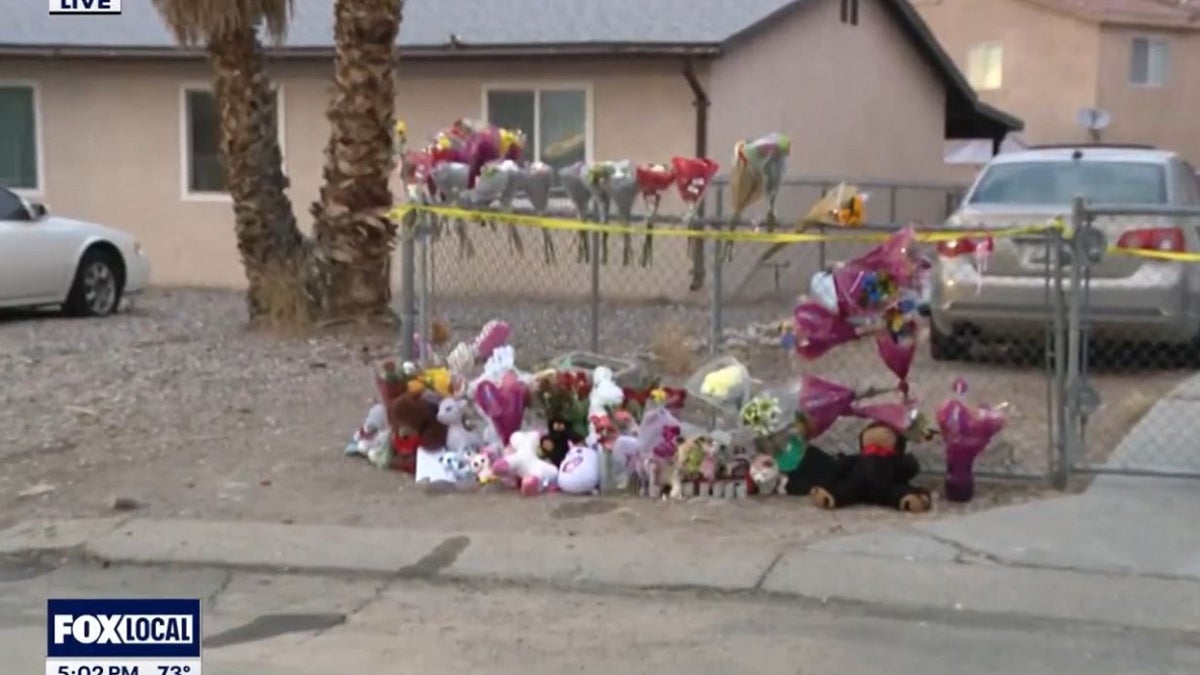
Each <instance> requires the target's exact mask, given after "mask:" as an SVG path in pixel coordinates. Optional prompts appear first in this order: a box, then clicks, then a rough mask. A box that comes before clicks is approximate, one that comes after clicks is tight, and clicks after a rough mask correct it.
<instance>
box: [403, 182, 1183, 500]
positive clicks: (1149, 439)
mask: <svg viewBox="0 0 1200 675" xmlns="http://www.w3.org/2000/svg"><path fill="white" fill-rule="evenodd" d="M835 184H836V182H835V181H820V180H813V181H793V182H791V183H789V184H787V185H786V186H785V189H784V191H783V193H782V194H781V197H780V199H779V202H778V204H777V210H778V212H779V213H780V215H781V216H782V217H781V221H783V222H784V223H792V222H795V221H796V220H797V218H796V217H795V214H802V213H805V212H807V210H808V208H809V206H810V205H811V204H812V203H813V202H814V201H816V200H817V199H818V198H819V197H820V196H821V195H822V193H823V191H824V190H827V189H829V188H830V187H832V186H833V185H835ZM859 187H861V188H864V189H867V190H870V193H869V194H870V195H871V201H870V209H871V211H870V212H871V215H872V221H875V222H893V223H903V224H910V223H911V224H916V225H917V226H918V227H921V228H922V229H929V228H933V227H936V226H937V225H939V224H940V223H942V222H944V221H945V218H946V217H947V215H948V214H949V213H950V212H951V211H952V210H953V209H954V208H955V207H956V205H957V199H958V195H959V192H958V190H957V189H956V188H954V187H951V186H929V185H919V186H906V185H881V184H876V185H870V184H865V185H864V184H861V183H860V184H859ZM1079 208H1080V207H1078V206H1077V207H1076V211H1077V213H1076V214H1075V220H1077V221H1079V222H1078V223H1075V222H1074V221H1073V222H1072V227H1069V228H1066V231H1065V236H1064V231H1063V230H1060V229H1057V228H1054V227H1046V228H1044V229H1043V230H1041V231H1036V232H1029V233H1026V234H1023V235H1021V236H1017V237H1008V238H998V239H997V240H996V245H995V250H994V252H993V254H992V256H990V260H989V262H988V268H987V270H986V273H985V274H983V275H982V276H981V275H980V274H979V273H978V272H977V271H976V267H975V266H973V264H971V261H970V260H968V259H966V258H956V257H952V256H947V255H946V253H947V251H946V250H945V249H943V250H941V251H938V252H936V253H940V255H932V257H933V258H934V259H935V260H937V261H938V262H937V264H936V265H935V271H934V275H933V276H934V280H933V283H932V284H931V286H932V289H931V294H930V297H929V298H928V308H927V309H928V312H927V316H928V320H925V321H922V322H920V323H921V329H920V334H919V336H918V341H919V344H918V348H917V356H916V359H915V361H914V363H913V366H912V368H911V371H910V373H909V377H908V381H909V384H910V387H911V392H912V394H913V395H914V396H915V397H916V398H917V399H919V400H920V401H921V402H922V408H923V409H925V410H926V411H928V412H932V409H933V408H934V407H935V406H936V405H937V404H938V403H939V402H940V401H942V400H943V399H945V398H946V397H948V396H949V395H950V394H951V392H952V391H953V387H954V383H955V381H956V380H958V379H959V378H963V379H965V380H966V381H967V382H968V384H969V386H970V391H969V394H968V396H969V397H970V398H971V400H972V401H974V402H977V403H988V404H992V405H996V404H999V403H1007V404H1008V405H1009V409H1008V413H1009V415H1008V424H1007V426H1006V427H1005V429H1004V430H1003V431H1002V432H1001V434H1000V435H999V436H998V437H997V438H996V439H995V440H994V441H993V442H992V444H991V445H990V446H989V448H988V450H987V451H986V452H985V453H984V454H983V455H982V456H981V457H980V458H979V460H978V461H977V463H976V466H977V469H978V471H979V473H980V474H982V475H995V476H1003V477H1032V478H1038V477H1052V478H1054V479H1055V482H1056V483H1057V484H1060V485H1061V484H1063V483H1064V481H1065V478H1066V474H1067V472H1068V471H1070V470H1074V471H1081V472H1118V473H1139V472H1151V473H1152V472H1162V473H1169V474H1172V475H1190V474H1195V475H1198V476H1200V465H1198V464H1197V460H1196V458H1197V457H1200V450H1189V448H1190V447H1200V443H1196V442H1195V441H1194V439H1195V438H1196V437H1198V435H1200V434H1198V433H1197V432H1200V428H1197V429H1196V430H1190V429H1187V428H1181V427H1180V425H1181V424H1183V426H1184V427H1186V426H1187V424H1186V423H1184V422H1180V420H1179V419H1174V418H1175V417H1176V416H1179V417H1180V418H1181V419H1184V420H1187V422H1190V423H1192V424H1200V422H1194V421H1193V420H1196V419H1198V418H1197V416H1196V415H1191V416H1188V415H1187V414H1186V413H1179V412H1178V411H1176V410H1175V408H1174V407H1173V406H1175V404H1174V403H1173V401H1175V400H1178V399H1186V398H1187V397H1189V396H1190V397H1192V398H1197V397H1200V389H1198V387H1200V382H1192V383H1190V384H1189V383H1187V382H1186V379H1187V377H1188V375H1189V374H1190V372H1191V371H1190V370H1189V369H1192V368H1194V367H1195V364H1196V363H1197V358H1196V357H1197V354H1196V352H1197V347H1198V346H1200V340H1198V339H1196V336H1197V335H1200V328H1198V327H1197V325H1196V324H1195V322H1196V321H1198V319H1197V316H1198V313H1200V309H1198V304H1197V303H1198V301H1197V300H1196V298H1197V297H1200V265H1196V264H1188V263H1182V262H1171V261H1156V260H1147V259H1145V258H1138V259H1131V258H1129V256H1122V255H1119V254H1116V253H1112V254H1110V255H1107V256H1105V258H1104V260H1103V262H1102V263H1100V264H1097V265H1089V264H1087V263H1086V260H1085V256H1084V255H1083V254H1082V253H1081V252H1082V251H1083V249H1084V248H1085V245H1086V242H1081V241H1079V239H1080V238H1079V237H1077V236H1072V235H1074V234H1075V233H1077V232H1078V231H1080V230H1082V229H1086V226H1085V225H1083V223H1084V222H1085V221H1086V222H1088V223H1093V222H1097V223H1099V222H1103V221H1102V219H1101V218H1100V216H1099V215H1097V214H1092V215H1093V216H1095V217H1092V216H1089V217H1088V218H1084V217H1083V216H1082V215H1080V214H1081V212H1080V211H1079ZM728 211H729V209H728V204H727V193H726V186H724V185H722V184H720V183H717V184H714V185H713V186H712V188H711V189H710V191H709V194H708V196H707V200H706V202H705V204H704V208H703V210H702V212H701V213H702V216H703V217H702V218H701V220H700V221H699V222H700V223H707V224H708V225H707V226H708V227H722V226H724V225H722V223H724V222H725V221H726V220H727V219H728V216H729V214H728ZM564 213H565V212H564ZM758 215H759V214H754V213H750V214H743V218H747V219H755V218H757V217H758ZM1143 215H1144V216H1145V218H1143V219H1142V220H1143V222H1151V223H1153V222H1157V221H1153V220H1147V218H1150V217H1151V216H1153V215H1154V214H1143ZM788 216H791V218H790V219H789V218H788ZM568 217H570V216H568ZM1157 217H1160V218H1161V217H1162V216H1161V214H1158V216H1157ZM1192 217H1194V218H1200V214H1193V216H1192ZM421 222H422V223H424V224H425V227H423V228H421V231H422V232H423V234H421V235H420V238H419V241H418V242H417V245H416V246H415V254H414V255H415V259H414V260H413V261H412V262H413V264H414V265H415V266H416V268H417V273H416V278H417V285H418V287H419V292H418V296H419V301H418V304H419V305H420V307H419V310H420V311H419V315H420V323H419V326H420V330H419V332H420V333H421V334H423V335H428V334H429V331H428V328H429V323H430V321H431V320H432V319H434V318H438V319H441V320H443V321H445V322H447V323H448V324H449V325H450V326H451V327H452V329H453V330H454V332H455V333H456V338H462V337H465V336H469V335H472V334H474V332H476V331H477V330H478V329H479V328H480V327H481V326H482V325H483V324H484V323H486V322H487V321H489V320H491V319H493V318H498V317H499V318H504V319H505V320H507V321H508V322H509V323H510V324H511V325H512V326H513V328H514V331H515V342H516V344H517V345H518V350H517V354H518V361H519V363H520V364H521V365H523V366H525V367H530V368H531V367H534V366H537V365H541V364H544V363H545V362H546V361H547V360H548V359H551V358H552V357H555V356H558V355H561V354H564V353H567V352H572V351H591V352H597V353H600V354H604V355H607V356H612V357H617V358H622V359H628V360H631V361H636V362H639V363H641V364H643V365H644V366H645V367H646V369H647V370H648V371H650V372H654V373H656V374H659V375H661V376H662V377H663V379H664V380H665V381H667V382H668V383H676V384H677V383H680V382H682V381H683V379H685V378H686V377H687V376H688V375H690V374H691V373H692V372H693V371H694V370H695V369H696V368H697V367H699V366H700V365H702V363H703V362H704V361H706V360H707V359H708V358H710V357H712V356H715V355H729V356H735V357H737V358H738V359H740V360H741V361H743V362H744V363H746V365H747V366H748V367H749V370H750V372H751V373H752V374H753V375H754V376H755V377H756V378H758V379H759V380H761V381H762V382H763V383H764V384H767V385H770V384H776V383H781V382H784V381H787V380H790V379H793V378H794V377H795V376H796V375H799V374H812V375H818V376H821V377H826V378H828V379H831V380H834V381H837V382H842V383H845V384H848V385H850V386H853V387H856V388H863V387H866V386H868V385H880V386H888V385H890V384H893V383H894V382H895V380H896V378H895V376H894V375H892V374H891V373H890V372H889V371H888V370H887V368H886V367H885V366H884V365H883V364H882V362H881V360H880V358H879V356H878V355H877V353H876V346H875V343H874V341H873V340H871V339H863V340H859V341H856V342H852V343H850V344H848V345H844V346H842V347H840V348H836V349H834V350H832V351H831V352H829V353H827V354H826V355H825V356H823V357H821V358H819V359H816V360H811V361H802V360H800V359H799V358H798V357H796V355H795V354H794V351H792V350H790V349H788V348H785V347H784V346H783V332H784V331H785V330H786V327H787V326H789V325H790V324H791V322H792V321H791V317H792V312H793V309H794V308H795V305H796V300H797V297H798V296H799V295H800V294H801V293H803V292H805V291H806V290H807V288H808V285H809V280H810V278H811V277H812V275H813V274H814V273H816V272H818V271H821V270H823V269H826V268H828V267H830V266H831V265H834V264H836V263H837V262H839V261H845V260H849V259H851V258H854V257H856V256H858V255H860V254H862V253H864V252H866V251H867V250H868V249H869V248H871V247H872V246H873V245H874V244H873V243H867V242H847V241H825V242H814V243H794V244H788V245H785V246H778V245H772V244H764V243H758V242H753V243H748V242H746V243H744V242H738V243H736V244H734V245H733V247H732V254H731V255H727V254H726V250H725V244H724V242H716V241H713V240H711V239H689V238H686V237H683V236H654V237H652V238H649V239H650V240H652V243H651V244H649V245H650V246H652V249H653V251H652V259H651V258H648V257H644V252H645V251H646V247H647V245H648V238H646V237H643V236H641V235H633V236H632V238H631V239H630V240H629V241H626V237H625V236H624V235H622V234H619V233H618V234H613V235H611V236H609V237H605V236H603V235H601V234H599V233H591V232H583V233H581V232H575V231H569V230H561V229H552V228H539V227H534V226H527V225H508V224H505V223H502V222H497V223H481V222H473V221H472V222H466V221H460V222H455V221H452V220H445V219H437V218H435V217H433V216H429V215H424V216H422V221H421ZM1022 225H1033V223H1022ZM681 227H682V226H681V225H680V223H679V219H678V218H674V219H671V218H665V219H662V221H661V222H659V223H658V224H657V225H656V231H657V232H659V233H660V234H662V235H669V234H670V232H669V231H670V230H678V229H679V228H681ZM692 227H697V226H696V225H693V226H692ZM699 227H704V225H699ZM1107 227H1108V226H1106V225H1099V226H1097V229H1102V228H1107ZM868 229H871V228H868ZM877 229H881V230H888V229H891V230H894V229H897V226H880V227H878V228H877ZM1108 229H1109V230H1112V232H1114V233H1116V234H1112V233H1110V237H1111V241H1108V244H1109V245H1116V244H1118V239H1120V233H1122V232H1123V231H1124V230H1122V229H1121V228H1108ZM1150 229H1154V228H1150ZM1187 232H1188V234H1187V237H1186V238H1185V239H1186V241H1185V242H1184V245H1183V246H1182V247H1181V250H1184V249H1192V250H1195V249H1197V248H1200V246H1197V242H1196V241H1194V238H1195V236H1196V235H1197V234H1200V231H1198V230H1197V229H1196V228H1195V227H1194V226H1192V229H1191V230H1188V231H1187ZM1106 233H1107V231H1106ZM1147 236H1152V237H1162V236H1168V235H1161V234H1160V233H1155V234H1153V235H1147ZM1170 236H1173V235H1170ZM605 239H607V241H605ZM1130 241H1133V240H1128V239H1122V240H1120V242H1119V243H1120V244H1121V245H1122V246H1125V245H1128V244H1129V243H1130ZM1134 243H1138V242H1136V241H1134ZM1143 244H1144V245H1145V246H1158V247H1161V246H1162V245H1163V244H1162V242H1161V241H1159V240H1158V239H1155V240H1154V241H1149V242H1143ZM928 246H930V247H931V248H933V245H932V244H930V245H928ZM930 253H931V254H933V253H935V251H932V250H931V251H930ZM1076 277H1078V282H1077V283H1076V282H1075V279H1076ZM1114 286H1115V287H1123V286H1127V287H1129V289H1130V290H1129V291H1128V295H1112V293H1113V292H1114V291H1113V290H1112V289H1113V288H1114ZM1151 289H1153V290H1151ZM1118 297H1120V298H1121V302H1119V303H1117V305H1118V306H1120V307H1123V309H1120V308H1118V306H1115V305H1114V304H1113V303H1114V302H1117V300H1116V298H1118ZM1172 302H1173V303H1175V304H1174V305H1172V304H1171V303H1172ZM1121 303H1124V304H1121ZM1168 307H1177V308H1178V309H1177V314H1178V317H1179V318H1178V320H1177V321H1175V322H1174V323H1171V327H1172V330H1175V332H1174V333H1172V334H1171V340H1164V339H1163V338H1164V330H1165V329H1166V327H1167V324H1168V323H1170V322H1167V321H1165V320H1163V319H1161V317H1160V314H1161V312H1163V311H1164V309H1163V308H1168ZM1114 317H1116V318H1114ZM1138 317H1142V318H1146V319H1147V320H1146V321H1140V320H1138ZM1149 318H1154V320H1149ZM1114 322H1115V323H1116V324H1119V326H1120V327H1121V331H1117V332H1116V333H1114V332H1113V331H1112V330H1111V328H1112V326H1111V324H1112V323H1114ZM1176 329H1177V330H1176ZM1122 331H1123V332H1122ZM1114 337H1117V338H1120V339H1111V338H1114ZM1172 340H1173V341H1172ZM1072 359H1074V363H1076V364H1077V365H1076V367H1074V368H1073V367H1071V363H1072ZM1189 387H1190V388H1189ZM1168 418H1171V419H1168ZM1172 419H1174V421H1172ZM861 426H862V422H861V421H857V422H856V421H855V420H853V419H848V420H843V421H841V422H839V423H838V424H837V425H836V426H835V427H834V428H833V429H831V430H830V431H828V432H827V433H826V434H825V435H824V436H822V437H821V438H820V439H819V440H818V442H817V443H818V445H820V446H822V447H823V448H825V449H826V450H829V451H833V452H838V451H849V452H853V451H854V450H856V448H855V445H856V437H857V434H856V432H857V430H858V429H859V428H860V427H861ZM1083 448H1086V450H1084V449H1083ZM913 451H914V452H915V454H917V456H918V457H919V458H920V459H921V462H922V465H923V466H924V467H925V468H926V469H927V470H932V471H938V470H941V469H943V468H944V454H943V451H942V450H941V446H940V444H938V443H937V442H933V443H928V444H920V445H917V446H914V447H913Z"/></svg>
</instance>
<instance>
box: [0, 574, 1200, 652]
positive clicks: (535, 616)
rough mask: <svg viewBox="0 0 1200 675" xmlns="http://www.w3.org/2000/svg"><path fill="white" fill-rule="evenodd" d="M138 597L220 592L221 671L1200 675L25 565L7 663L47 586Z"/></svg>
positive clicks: (1106, 644)
mask: <svg viewBox="0 0 1200 675" xmlns="http://www.w3.org/2000/svg"><path fill="white" fill-rule="evenodd" d="M997 592H1003V590H1002V589H997ZM126 595H135V596H136V595H142V596H164V595H169V596H175V597H180V596H183V597H188V596H190V597H202V598H205V599H206V611H205V615H204V634H205V645H206V647H205V657H204V673H205V674H206V675H251V674H253V675H284V674H287V675H310V674H311V675H317V674H318V673H320V674H322V675H326V674H328V675H334V674H341V673H370V672H379V673H383V672H391V673H426V674H429V675H437V674H440V673H446V674H453V675H462V674H463V673H470V674H475V673H478V674H486V675H504V674H508V673H512V674H514V675H515V674H520V675H537V674H540V673H547V674H551V673H553V674H555V675H557V674H559V673H566V672H571V673H594V674H596V675H611V674H612V673H623V674H625V675H636V674H639V673H647V674H650V673H653V674H654V675H664V674H666V675H669V674H672V673H688V674H689V675H708V674H712V675H717V674H720V675H726V674H728V673H738V672H754V673H760V674H763V675H774V674H776V673H778V674H780V675H785V674H786V675H816V674H822V675H823V674H825V673H838V674H839V675H878V674H880V673H917V672H920V673H923V674H924V675H973V674H976V673H978V674H980V675H985V674H986V675H1005V674H1008V673H1012V674H1013V675H1038V674H1040V673H1046V674H1051V673H1053V674H1055V675H1084V674H1085V673H1086V674H1087V675H1106V674H1111V675H1132V674H1142V673H1146V674H1149V673H1154V674H1156V675H1174V674H1175V673H1178V674H1180V675H1183V674H1185V673H1187V674H1193V673H1196V672H1200V640H1197V638H1196V636H1195V635H1189V634H1178V633H1172V632H1160V631H1147V630H1142V629H1133V628H1122V627H1114V626H1103V625H1099V624H1091V623H1087V622H1063V621H1055V622H1053V624H1052V625H1051V624H1050V623H1049V622H1046V621H1042V620H1037V619H1031V618H1028V617H1021V616H1009V615H988V616H970V615H965V614H961V613H948V614H943V613H937V612H926V613H921V614H919V615H912V614H906V613H905V612H902V611H899V610H897V611H887V610H886V608H875V609H872V610H870V611H868V610H865V609H862V608H854V607H834V606H825V605H811V604H799V603H798V602H797V601H788V602H784V601H781V600H772V599H769V598H763V597H746V596H714V595H700V594H684V593H672V594H657V593H641V594H638V595H619V594H603V595H602V594H595V593H581V592H571V591H565V590H553V589H530V588H521V587H503V588H500V587H465V586H459V585H438V586H434V585H428V584H425V583H418V582H415V581H414V582H405V581H393V582H391V583H386V582H382V581H376V580H366V579H357V580H355V579H335V578H327V577H309V576H299V575H257V574H249V573H245V574H243V573H229V572H226V571H222V570H216V569H188V570H181V569H162V568H147V567H111V568H107V569H102V568H100V567H93V566H87V565H82V564H66V565H63V566H56V565H54V564H45V563H38V562H26V561H15V560H7V561H0V654H3V655H5V657H6V658H5V660H4V666H3V668H2V670H3V672H5V673H11V674H12V675H20V674H24V673H39V672H43V665H42V664H43V658H44V654H45V651H44V646H45V635H46V632H45V601H46V599H47V598H48V597H81V596H82V597H89V596H90V597H99V596H107V597H113V596H126Z"/></svg>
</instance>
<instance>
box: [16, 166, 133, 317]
mask: <svg viewBox="0 0 1200 675" xmlns="http://www.w3.org/2000/svg"><path fill="white" fill-rule="evenodd" d="M149 280H150V261H149V259H147V258H146V256H145V254H144V253H143V252H142V247H141V245H140V244H138V242H137V240H136V239H134V238H133V236H132V235H130V234H128V233H126V232H122V231H120V230H114V229H112V228H111V227H105V226H103V225H97V224H95V223H87V222H83V221H81V220H72V219H70V218H63V217H61V216H52V215H50V214H49V213H47V211H46V208H45V207H44V206H42V205H41V204H36V203H31V202H28V201H26V200H25V199H23V198H22V197H20V196H19V195H17V194H16V193H14V192H12V191H11V190H8V189H6V188H3V187H0V307H3V308H11V307H48V306H53V305H58V306H61V307H62V308H63V310H64V311H66V312H67V313H68V314H72V315H76V316H107V315H109V314H112V313H113V312H116V311H117V309H118V308H119V307H120V306H121V298H122V297H126V296H130V295H133V294H136V293H139V292H141V291H142V290H143V289H144V288H145V287H146V284H147V283H148V282H149Z"/></svg>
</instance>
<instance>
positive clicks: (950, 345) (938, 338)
mask: <svg viewBox="0 0 1200 675" xmlns="http://www.w3.org/2000/svg"><path fill="white" fill-rule="evenodd" d="M970 349H971V345H970V343H969V342H967V341H966V340H964V339H963V338H960V337H958V336H955V335H947V334H945V333H943V332H941V331H940V330H938V329H937V326H935V325H933V323H932V322H931V323H930V324H929V357H930V358H932V359H933V360H934V361H960V360H962V359H964V358H966V357H967V354H968V352H970Z"/></svg>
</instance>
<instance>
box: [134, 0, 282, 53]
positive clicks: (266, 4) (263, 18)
mask: <svg viewBox="0 0 1200 675" xmlns="http://www.w3.org/2000/svg"><path fill="white" fill-rule="evenodd" d="M152 2H153V3H154V8H155V9H156V10H158V14H159V16H161V17H162V20H163V23H165V24H166V25H167V28H168V29H170V31H171V33H172V34H173V35H174V36H175V39H176V40H178V41H179V43H180V44H184V45H198V44H201V43H204V42H206V41H208V39H209V38H211V37H212V36H213V35H220V34H222V33H226V32H229V31H233V30H243V29H246V28H255V27H258V26H259V25H262V26H265V27H266V34H267V36H268V37H269V38H270V39H271V40H273V41H274V42H276V43H279V42H282V41H283V39H284V37H286V35H287V28H288V23H289V21H290V19H291V16H292V13H293V10H294V9H295V6H294V0H152Z"/></svg>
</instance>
